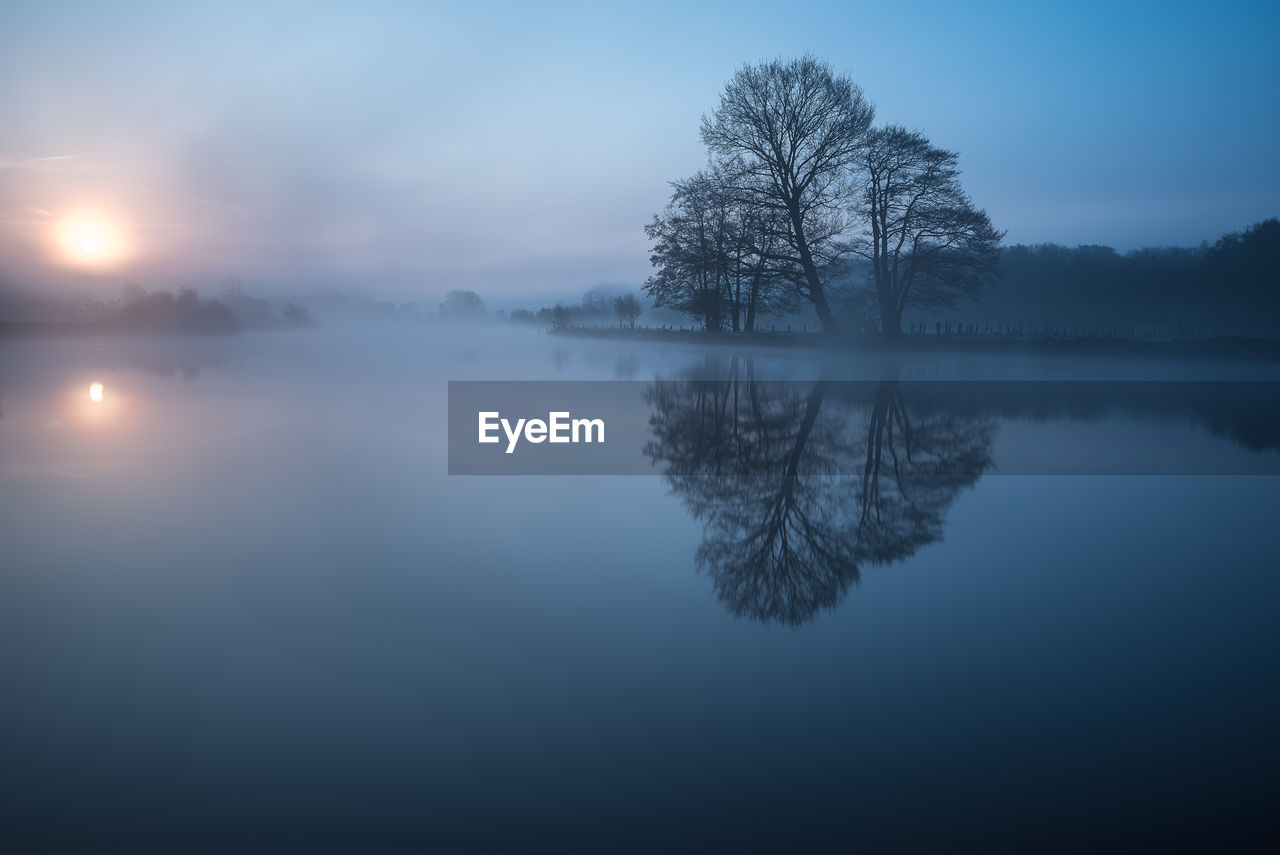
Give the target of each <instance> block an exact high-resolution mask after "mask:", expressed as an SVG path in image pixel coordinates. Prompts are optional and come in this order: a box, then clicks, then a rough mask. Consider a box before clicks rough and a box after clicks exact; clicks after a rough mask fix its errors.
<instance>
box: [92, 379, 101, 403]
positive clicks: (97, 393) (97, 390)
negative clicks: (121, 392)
mask: <svg viewBox="0 0 1280 855" xmlns="http://www.w3.org/2000/svg"><path fill="white" fill-rule="evenodd" d="M89 400H91V401H93V402H94V403H95V404H101V403H102V384H101V383H90V384H89Z"/></svg>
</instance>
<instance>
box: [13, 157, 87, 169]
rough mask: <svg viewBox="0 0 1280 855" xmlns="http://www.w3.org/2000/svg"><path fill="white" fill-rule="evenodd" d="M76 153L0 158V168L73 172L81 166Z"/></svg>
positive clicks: (79, 158)
mask: <svg viewBox="0 0 1280 855" xmlns="http://www.w3.org/2000/svg"><path fill="white" fill-rule="evenodd" d="M80 160H81V156H80V155H78V154H53V155H48V156H47V157H25V158H16V159H5V158H0V169H25V170H30V171H33V172H73V171H76V170H78V169H82V168H83V164H81V163H77V161H80Z"/></svg>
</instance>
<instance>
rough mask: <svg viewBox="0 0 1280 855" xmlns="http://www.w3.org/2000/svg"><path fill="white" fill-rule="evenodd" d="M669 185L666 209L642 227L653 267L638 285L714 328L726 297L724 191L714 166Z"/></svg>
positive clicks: (719, 326)
mask: <svg viewBox="0 0 1280 855" xmlns="http://www.w3.org/2000/svg"><path fill="white" fill-rule="evenodd" d="M671 186H672V187H673V188H674V192H673V193H672V194H671V201H670V202H668V203H667V207H666V209H665V210H664V211H663V212H662V213H661V214H660V215H657V216H655V217H654V218H653V222H651V223H650V224H649V225H647V226H645V234H647V235H648V236H649V239H650V240H651V241H653V250H652V252H651V254H650V261H651V262H652V263H653V266H654V267H655V268H656V272H655V273H654V274H653V275H652V276H650V277H649V279H648V280H647V281H646V282H645V284H644V290H645V292H646V293H648V294H649V296H651V297H652V298H653V300H654V305H657V306H670V307H672V308H674V309H678V310H680V311H682V312H686V313H688V314H690V315H693V316H694V317H696V318H699V319H700V320H702V322H703V325H704V327H705V328H706V330H707V331H708V332H719V331H720V330H721V329H722V328H723V326H724V319H725V315H726V309H727V297H728V274H727V271H728V260H727V258H728V256H727V253H728V247H729V245H730V242H731V235H730V232H729V229H730V208H729V201H730V200H729V196H728V194H727V193H726V192H725V188H724V182H723V178H722V176H721V175H720V173H719V172H718V171H717V170H714V169H713V170H710V171H704V172H699V173H697V174H696V175H694V176H693V177H692V178H689V179H687V180H685V181H675V182H672V185H671Z"/></svg>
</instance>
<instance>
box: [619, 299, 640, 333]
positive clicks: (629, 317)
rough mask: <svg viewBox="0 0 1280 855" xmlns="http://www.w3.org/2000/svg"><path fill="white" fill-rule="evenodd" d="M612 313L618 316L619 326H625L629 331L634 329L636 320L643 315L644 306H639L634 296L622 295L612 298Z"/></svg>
mask: <svg viewBox="0 0 1280 855" xmlns="http://www.w3.org/2000/svg"><path fill="white" fill-rule="evenodd" d="M613 313H614V314H615V315H617V316H618V323H619V324H626V325H628V326H629V327H631V329H635V328H636V318H638V317H640V315H641V314H643V313H644V306H642V305H641V304H640V301H639V300H637V299H636V297H635V295H634V294H623V295H622V296H620V297H615V298H614V300H613Z"/></svg>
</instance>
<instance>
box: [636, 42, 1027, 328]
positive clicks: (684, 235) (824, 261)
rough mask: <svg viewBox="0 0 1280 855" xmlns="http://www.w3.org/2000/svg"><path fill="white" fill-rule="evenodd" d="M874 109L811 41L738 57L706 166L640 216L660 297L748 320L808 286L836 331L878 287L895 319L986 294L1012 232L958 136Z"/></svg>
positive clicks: (720, 317)
mask: <svg viewBox="0 0 1280 855" xmlns="http://www.w3.org/2000/svg"><path fill="white" fill-rule="evenodd" d="M874 115H875V109H874V108H873V107H872V106H871V104H870V103H868V102H867V101H866V99H865V98H864V97H863V94H862V90H861V89H859V88H858V87H857V86H856V85H854V83H853V82H852V81H851V80H849V78H847V77H844V76H841V75H837V74H835V73H834V72H833V71H832V70H831V68H830V66H828V65H827V64H826V63H823V62H820V61H819V60H817V59H814V58H813V57H804V58H802V59H798V60H793V61H790V62H783V61H773V62H766V63H762V64H760V65H756V66H749V67H745V68H742V69H740V70H739V71H738V72H737V73H736V74H735V75H734V77H733V79H732V80H730V81H729V83H728V85H727V86H726V87H725V90H724V92H723V94H722V95H721V97H720V103H719V105H718V106H717V108H716V109H715V111H714V112H713V113H712V114H711V115H710V116H707V117H704V118H703V121H702V140H703V143H704V144H705V145H706V146H707V149H708V152H709V155H710V163H709V165H708V167H707V168H706V169H704V170H703V171H701V172H699V173H698V174H696V175H695V176H693V177H692V178H690V179H687V180H684V181H677V182H674V184H673V187H674V192H673V194H672V197H671V200H670V202H669V203H668V205H667V206H666V208H665V210H664V211H663V212H662V213H661V214H659V215H657V216H655V217H654V219H653V221H652V222H651V223H650V224H649V225H648V226H646V228H645V231H646V233H647V234H648V236H649V238H650V240H651V241H652V242H653V251H652V256H651V260H652V262H653V265H654V267H655V268H656V272H655V273H654V275H653V276H651V277H650V278H649V280H648V281H647V282H646V283H645V290H646V291H647V292H648V293H649V294H650V296H652V297H653V298H654V302H655V304H656V305H658V306H671V307H674V308H677V309H680V310H682V311H685V312H688V313H689V314H691V315H694V316H695V317H697V318H698V319H699V320H701V321H702V322H703V323H704V324H705V326H706V328H707V329H708V330H709V331H721V330H724V329H732V330H735V331H737V330H750V329H752V328H753V326H754V323H755V319H756V316H757V315H758V314H780V313H785V312H787V311H790V310H792V309H793V308H794V307H796V306H797V305H801V304H802V303H803V302H805V301H807V302H808V303H810V304H811V305H812V307H813V310H814V311H815V312H816V313H817V315H818V317H819V318H820V320H821V322H822V326H823V329H824V330H825V331H827V332H838V331H839V329H840V319H839V318H838V317H837V309H838V308H839V307H841V306H846V305H847V306H852V307H855V308H856V307H858V306H865V305H867V304H869V303H870V304H874V305H875V306H876V307H877V308H878V313H879V322H880V326H881V329H882V331H883V332H885V333H886V334H896V333H898V332H899V331H900V330H901V324H902V313H903V310H904V308H905V307H906V306H908V305H913V304H914V305H926V306H945V305H950V304H951V302H953V301H954V300H955V299H956V298H957V297H960V296H965V295H974V294H976V293H977V292H978V290H980V288H981V287H982V285H983V284H984V283H985V281H986V280H987V279H989V278H990V277H991V276H992V275H993V273H994V271H995V264H996V259H997V257H998V256H997V248H998V246H999V243H1000V240H1001V238H1002V236H1003V235H1002V233H1001V232H998V231H997V230H996V229H995V228H994V227H993V226H992V225H991V220H990V218H988V217H987V214H986V212H984V211H982V210H980V209H978V208H976V207H975V206H974V204H973V202H972V201H971V200H970V199H969V197H968V196H967V195H966V194H965V192H964V190H963V188H962V187H961V186H960V182H959V170H958V168H957V155H956V154H955V152H951V151H947V150H945V149H940V148H938V147H936V146H934V145H932V144H931V143H930V142H929V140H928V139H926V138H925V137H924V136H923V135H922V134H920V133H917V132H913V131H908V130H906V129H904V128H901V127H896V126H889V127H883V128H876V127H874V126H873V119H874Z"/></svg>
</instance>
